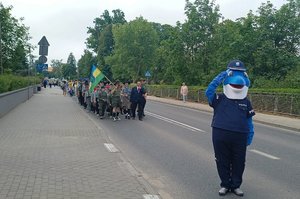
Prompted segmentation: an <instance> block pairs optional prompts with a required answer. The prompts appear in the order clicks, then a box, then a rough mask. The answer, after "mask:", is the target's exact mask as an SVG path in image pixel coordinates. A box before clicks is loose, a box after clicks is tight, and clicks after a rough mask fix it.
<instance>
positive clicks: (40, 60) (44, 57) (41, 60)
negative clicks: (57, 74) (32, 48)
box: [39, 55, 47, 64]
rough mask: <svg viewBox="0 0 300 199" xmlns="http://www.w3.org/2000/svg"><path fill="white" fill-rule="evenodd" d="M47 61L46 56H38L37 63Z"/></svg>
mask: <svg viewBox="0 0 300 199" xmlns="http://www.w3.org/2000/svg"><path fill="white" fill-rule="evenodd" d="M46 62H47V57H46V56H44V55H42V56H40V57H39V64H44V63H46Z"/></svg>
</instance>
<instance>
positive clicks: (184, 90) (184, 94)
mask: <svg viewBox="0 0 300 199" xmlns="http://www.w3.org/2000/svg"><path fill="white" fill-rule="evenodd" d="M188 92H189V89H188V87H187V85H185V83H184V82H183V83H182V85H181V87H180V94H181V96H182V101H183V102H184V103H185V102H186V100H187V95H188Z"/></svg>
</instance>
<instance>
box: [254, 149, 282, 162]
mask: <svg viewBox="0 0 300 199" xmlns="http://www.w3.org/2000/svg"><path fill="white" fill-rule="evenodd" d="M249 151H251V152H253V153H256V154H259V155H262V156H264V157H267V158H270V159H272V160H280V158H278V157H276V156H273V155H270V154H267V153H264V152H261V151H258V150H255V149H251V150H249Z"/></svg>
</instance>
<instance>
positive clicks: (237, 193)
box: [232, 188, 244, 197]
mask: <svg viewBox="0 0 300 199" xmlns="http://www.w3.org/2000/svg"><path fill="white" fill-rule="evenodd" d="M232 192H233V193H234V194H235V195H237V196H240V197H243V196H244V192H243V191H242V190H241V189H240V188H236V189H233V190H232Z"/></svg>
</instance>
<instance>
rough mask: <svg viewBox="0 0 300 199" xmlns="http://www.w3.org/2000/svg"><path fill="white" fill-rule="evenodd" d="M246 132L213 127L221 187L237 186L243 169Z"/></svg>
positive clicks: (230, 187) (234, 187) (240, 181)
mask: <svg viewBox="0 0 300 199" xmlns="http://www.w3.org/2000/svg"><path fill="white" fill-rule="evenodd" d="M247 136H248V135H247V133H241V132H232V131H228V130H224V129H220V128H213V130H212V140H213V146H214V152H215V159H216V164H217V169H218V174H219V177H220V179H221V187H225V188H228V189H236V188H239V187H240V186H241V184H242V181H243V180H242V177H243V173H244V169H245V160H246V149H247Z"/></svg>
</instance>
